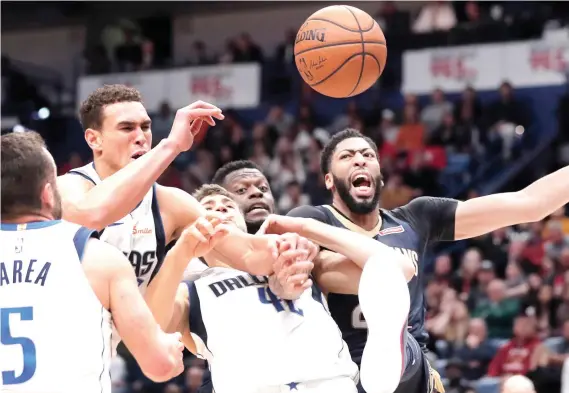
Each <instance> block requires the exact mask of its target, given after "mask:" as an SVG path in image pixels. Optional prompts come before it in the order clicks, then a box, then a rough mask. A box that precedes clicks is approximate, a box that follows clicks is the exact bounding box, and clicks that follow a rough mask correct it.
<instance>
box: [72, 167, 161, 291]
mask: <svg viewBox="0 0 569 393" xmlns="http://www.w3.org/2000/svg"><path fill="white" fill-rule="evenodd" d="M69 173H73V174H76V175H79V176H82V177H84V178H85V179H87V180H89V181H90V182H92V183H93V184H99V183H100V182H101V178H100V177H99V175H98V174H97V172H96V171H95V166H94V164H93V163H90V164H87V165H85V166H83V167H80V168H76V169H73V170H71V171H70V172H69ZM99 236H100V239H101V240H103V241H105V242H107V243H109V244H112V245H113V246H115V247H116V248H118V249H119V250H121V251H122V252H123V254H124V255H125V256H126V257H127V258H128V259H129V261H130V263H131V264H132V267H133V268H134V272H135V274H136V277H137V279H138V286H139V288H140V291H141V292H142V293H144V292H145V291H146V288H147V287H148V284H149V283H150V281H151V280H152V279H153V278H154V276H155V275H156V273H157V272H158V269H159V268H160V265H161V264H162V261H163V260H164V255H165V243H166V240H165V235H164V227H163V225H162V219H161V217H160V210H159V209H158V201H157V200H156V185H154V186H153V187H152V189H150V190H149V191H148V192H147V193H146V195H145V196H144V198H143V199H142V201H141V202H140V203H139V204H138V206H137V207H136V208H135V209H134V210H133V211H132V212H130V214H128V215H127V216H125V217H123V218H122V219H121V220H119V221H117V222H115V223H113V224H111V225H109V226H108V227H106V228H104V229H103V230H102V231H101V232H100V233H99Z"/></svg>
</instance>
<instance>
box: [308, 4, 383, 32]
mask: <svg viewBox="0 0 569 393" xmlns="http://www.w3.org/2000/svg"><path fill="white" fill-rule="evenodd" d="M347 10H348V11H350V12H352V11H351V10H350V9H349V8H347ZM352 15H354V14H353V13H352ZM354 18H355V15H354ZM311 20H317V21H320V22H328V23H330V24H333V25H335V26H338V27H340V28H342V29H344V30H347V31H349V32H352V33H367V32H368V31H370V30H371V29H373V26H374V25H375V21H374V23H372V24H371V27H370V28H369V29H366V30H362V29H361V28H359V29H351V28H349V27H346V26H343V25H341V24H339V23H338V22H334V21H332V20H329V19H325V18H310V19H308V20H307V21H306V22H310V21H311ZM356 21H357V19H356ZM359 25H360V24H359V22H358V27H359Z"/></svg>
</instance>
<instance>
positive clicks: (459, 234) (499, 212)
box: [455, 167, 569, 240]
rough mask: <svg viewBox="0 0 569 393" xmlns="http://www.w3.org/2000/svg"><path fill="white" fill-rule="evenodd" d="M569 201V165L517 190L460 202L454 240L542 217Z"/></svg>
mask: <svg viewBox="0 0 569 393" xmlns="http://www.w3.org/2000/svg"><path fill="white" fill-rule="evenodd" d="M567 203H569V167H565V168H561V169H559V170H558V171H556V172H553V173H551V174H549V175H547V176H545V177H543V178H541V179H539V180H537V181H535V182H534V183H532V184H530V185H529V186H527V187H526V188H524V189H523V190H521V191H518V192H508V193H501V194H494V195H488V196H483V197H479V198H473V199H469V200H468V201H465V202H459V203H458V206H457V208H456V217H455V240H461V239H468V238H472V237H476V236H480V235H483V234H485V233H488V232H491V231H493V230H496V229H498V228H502V227H506V226H509V225H515V224H520V223H525V222H535V221H539V220H542V219H544V218H545V217H547V216H548V215H549V214H551V213H553V212H554V211H555V210H557V209H559V208H560V207H562V206H564V205H566V204H567Z"/></svg>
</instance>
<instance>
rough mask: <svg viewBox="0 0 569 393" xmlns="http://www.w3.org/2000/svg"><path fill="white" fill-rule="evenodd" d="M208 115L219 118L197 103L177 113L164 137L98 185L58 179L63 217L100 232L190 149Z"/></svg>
mask: <svg viewBox="0 0 569 393" xmlns="http://www.w3.org/2000/svg"><path fill="white" fill-rule="evenodd" d="M212 116H213V117H215V118H217V119H223V115H222V114H221V110H220V109H219V108H216V107H215V106H213V105H211V104H207V103H204V102H201V101H198V102H195V103H193V104H191V105H189V106H187V107H185V108H182V109H180V110H178V112H177V113H176V118H175V120H174V124H173V126H172V131H171V132H170V136H169V137H168V138H166V139H164V140H162V141H161V142H160V143H159V144H158V145H157V146H156V147H155V148H154V149H152V150H150V151H149V152H148V153H146V154H144V155H143V156H142V157H140V158H139V159H137V160H136V161H134V162H131V163H130V164H128V165H127V166H126V167H124V168H122V169H121V170H119V171H118V172H116V173H115V174H113V175H111V176H109V177H108V178H106V179H104V180H103V181H102V182H101V183H100V184H98V185H93V184H91V183H90V182H89V181H88V180H86V179H83V178H82V177H80V176H77V175H73V174H66V175H63V176H61V177H59V178H58V181H57V184H58V187H59V190H60V193H61V196H62V202H63V217H64V218H65V219H66V220H68V221H71V222H75V223H77V224H81V225H83V226H86V227H88V228H93V229H97V230H101V229H103V228H104V227H106V226H108V225H110V224H112V223H114V222H116V221H118V220H120V219H121V218H123V217H124V216H126V215H127V214H128V213H129V212H131V211H132V210H133V209H134V208H135V207H136V205H137V204H138V203H140V201H141V200H142V198H144V195H145V194H146V193H147V192H148V190H149V189H150V187H152V185H153V184H154V183H155V182H156V180H157V179H158V177H159V176H160V175H161V174H162V173H163V172H164V171H165V170H166V168H168V166H169V165H170V164H171V163H172V161H173V160H174V158H176V156H177V155H178V154H179V153H180V152H182V151H185V150H188V149H189V148H190V147H191V145H192V142H193V137H194V135H195V134H197V133H198V132H200V130H201V129H202V128H203V126H204V121H206V122H207V123H208V124H215V123H214V122H213V119H212V118H211V117H212ZM194 120H195V121H194Z"/></svg>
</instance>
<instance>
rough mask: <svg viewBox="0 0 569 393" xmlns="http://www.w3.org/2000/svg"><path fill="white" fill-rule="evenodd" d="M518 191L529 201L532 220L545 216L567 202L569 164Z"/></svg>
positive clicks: (568, 198)
mask: <svg viewBox="0 0 569 393" xmlns="http://www.w3.org/2000/svg"><path fill="white" fill-rule="evenodd" d="M520 193H522V194H523V195H524V196H525V197H526V198H528V199H529V201H530V204H531V207H532V209H531V210H533V212H530V213H533V215H534V216H533V217H532V218H533V220H532V221H539V220H541V219H543V218H545V217H547V216H548V215H550V214H551V213H553V212H554V211H556V210H557V209H559V208H560V207H563V206H565V205H566V204H567V203H569V166H566V167H564V168H561V169H559V170H557V171H555V172H553V173H551V174H549V175H547V176H544V177H542V178H541V179H539V180H537V181H535V182H533V183H532V184H530V185H529V186H527V187H526V188H524V189H523V190H522V191H520Z"/></svg>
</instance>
